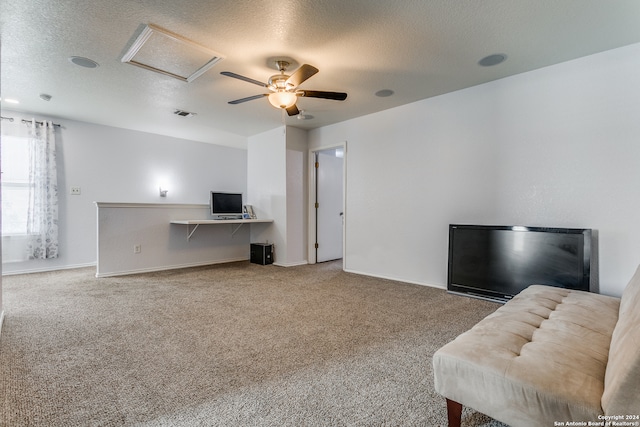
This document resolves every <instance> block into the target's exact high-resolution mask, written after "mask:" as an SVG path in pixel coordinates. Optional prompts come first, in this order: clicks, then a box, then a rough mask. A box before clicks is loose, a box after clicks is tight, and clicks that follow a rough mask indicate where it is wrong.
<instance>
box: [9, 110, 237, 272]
mask: <svg viewBox="0 0 640 427" xmlns="http://www.w3.org/2000/svg"><path fill="white" fill-rule="evenodd" d="M2 115H3V116H9V117H14V118H15V122H14V123H18V122H19V120H20V119H22V118H31V117H33V116H32V115H28V114H24V113H18V112H14V111H2ZM36 118H37V119H42V117H36ZM46 119H49V118H46ZM53 120H54V122H55V123H60V124H62V128H61V129H60V130H58V131H57V133H56V137H57V150H58V163H59V164H58V192H59V199H60V207H59V224H60V227H59V229H60V257H59V258H58V259H54V260H35V261H27V262H18V263H5V264H4V266H3V273H5V274H7V273H17V272H29V271H38V270H49V269H59V268H69V267H77V266H86V265H94V264H95V263H96V245H97V243H96V227H97V224H96V206H95V204H94V202H128V203H186V204H190V203H193V204H208V203H209V200H208V197H209V191H210V190H219V191H231V192H242V193H245V195H246V192H247V152H246V150H244V149H237V148H231V147H224V146H219V145H213V144H206V143H201V142H194V141H188V140H183V139H177V138H173V137H166V136H161V135H155V134H150V133H144V132H138V131H131V130H125V129H119V128H113V127H108V126H101V125H95V124H90V123H85V122H78V121H73V120H67V119H53ZM186 120H188V119H186ZM4 125H5V124H4V123H3V126H4ZM160 182H165V183H166V185H167V188H168V190H169V193H168V197H167V198H160V197H159V190H158V184H159V183H160ZM71 186H78V187H81V189H82V193H81V195H80V196H71V195H69V188H70V187H71Z"/></svg>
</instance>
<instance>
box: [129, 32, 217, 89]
mask: <svg viewBox="0 0 640 427" xmlns="http://www.w3.org/2000/svg"><path fill="white" fill-rule="evenodd" d="M222 59H223V58H222V56H221V55H219V54H218V53H216V52H214V51H212V50H211V49H207V48H206V47H204V46H200V45H199V44H197V43H194V42H192V41H191V40H188V39H186V38H184V37H182V36H179V35H178V34H174V33H172V32H170V31H167V30H165V29H163V28H160V27H157V26H155V25H153V24H148V25H146V26H145V28H144V30H142V33H140V35H139V36H138V38H137V39H136V41H135V42H134V43H133V45H131V47H130V48H129V50H128V51H127V53H125V54H124V56H123V57H122V62H125V63H129V64H132V65H136V66H138V67H142V68H145V69H147V70H151V71H155V72H156V73H160V74H164V75H167V76H170V77H174V78H176V79H178V80H182V81H184V82H187V83H189V82H192V81H193V80H195V79H196V78H198V77H199V76H201V75H202V74H203V73H204V72H205V71H207V70H208V69H209V68H211V67H213V66H214V65H215V64H216V63H218V62H219V61H221V60H222Z"/></svg>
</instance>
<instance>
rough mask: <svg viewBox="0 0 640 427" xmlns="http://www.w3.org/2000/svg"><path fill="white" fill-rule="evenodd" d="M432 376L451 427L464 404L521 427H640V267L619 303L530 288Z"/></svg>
mask: <svg viewBox="0 0 640 427" xmlns="http://www.w3.org/2000/svg"><path fill="white" fill-rule="evenodd" d="M433 370H434V379H435V388H436V391H437V392H438V393H440V394H441V395H442V396H444V397H445V398H446V399H447V411H448V417H449V426H460V422H461V412H462V405H465V406H468V407H470V408H473V409H475V410H476V411H478V412H481V413H484V414H486V415H488V416H490V417H492V418H494V419H496V420H498V421H502V422H504V423H506V424H509V425H511V426H514V427H519V426H532V427H533V426H535V427H542V426H562V425H565V426H566V425H572V424H570V422H573V423H574V424H573V425H597V424H588V423H589V422H591V423H602V424H601V425H606V424H605V421H606V420H607V419H605V416H622V417H623V418H622V419H618V420H617V421H618V422H619V421H625V422H632V423H636V422H637V423H638V424H629V425H640V419H637V418H636V417H638V416H640V267H639V268H638V270H637V271H636V274H635V275H634V276H633V278H632V279H631V281H630V282H629V284H628V285H627V287H626V288H625V290H624V293H623V295H622V298H620V299H618V298H614V297H608V296H604V295H599V294H594V293H588V292H582V291H572V290H567V289H562V288H555V287H551V286H542V285H534V286H530V287H528V288H527V289H525V290H524V291H522V292H521V293H520V294H518V295H517V296H516V297H514V298H513V299H512V300H510V301H509V302H507V303H506V304H505V305H503V306H502V307H500V308H499V309H498V310H496V312H494V313H493V314H491V315H489V316H487V317H486V318H485V319H483V320H482V321H480V322H479V323H478V324H477V325H475V326H474V327H473V328H472V329H471V330H469V331H467V332H465V333H463V334H462V335H460V336H458V337H457V338H456V339H455V340H454V341H452V342H450V343H449V344H447V345H445V346H444V347H442V348H441V349H439V350H438V351H437V352H436V353H435V354H434V356H433ZM625 418H627V419H625ZM576 422H578V423H579V422H584V423H585V424H575V423H576ZM609 425H613V424H609ZM619 425H624V424H619Z"/></svg>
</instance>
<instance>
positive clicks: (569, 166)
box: [309, 44, 640, 295]
mask: <svg viewBox="0 0 640 427" xmlns="http://www.w3.org/2000/svg"><path fill="white" fill-rule="evenodd" d="M639 117H640V44H636V45H631V46H628V47H624V48H620V49H616V50H612V51H608V52H604V53H601V54H597V55H593V56H590V57H585V58H581V59H578V60H574V61H571V62H567V63H563V64H559V65H555V66H551V67H547V68H543V69H540V70H536V71H532V72H529V73H525V74H521V75H517V76H513V77H510V78H506V79H502V80H498V81H494V82H491V83H487V84H484V85H480V86H476V87H472V88H469V89H465V90H461V91H458V92H454V93H451V94H446V95H442V96H439V97H435V98H431V99H427V100H423V101H420V102H416V103H413V104H410V105H406V106H403V107H399V108H394V109H391V110H387V111H383V112H381V113H376V114H372V115H369V116H366V117H361V118H358V119H353V120H349V121H346V122H342V123H339V124H336V125H332V126H327V127H323V128H320V129H317V130H314V131H311V132H310V133H309V138H310V147H311V148H312V149H313V148H316V147H322V146H327V145H330V144H331V143H333V142H335V141H344V140H347V141H348V143H349V155H348V157H347V179H346V182H347V206H346V212H347V213H348V214H347V217H346V230H347V242H346V248H347V252H346V254H345V263H346V264H345V266H346V269H347V270H348V271H353V272H359V273H364V274H368V275H374V276H381V277H390V278H395V279H399V280H405V281H409V282H415V283H421V284H430V285H435V286H441V287H443V286H445V285H446V276H447V245H448V234H447V233H448V224H450V223H478V224H507V225H516V224H520V225H531V226H535V225H543V226H560V227H590V228H593V229H595V230H597V232H598V240H599V286H600V292H601V293H604V294H609V295H620V294H621V292H622V290H623V288H624V286H625V285H626V283H627V282H628V280H629V279H630V277H631V275H632V274H633V272H634V270H635V268H636V266H637V265H638V263H640V228H638V227H637V213H638V212H639V211H640V192H639V191H638V188H640V187H639V185H640V167H639V165H640V143H639V141H640V120H639ZM595 273H596V274H597V273H598V271H597V269H596V271H595Z"/></svg>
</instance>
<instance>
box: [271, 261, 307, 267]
mask: <svg viewBox="0 0 640 427" xmlns="http://www.w3.org/2000/svg"><path fill="white" fill-rule="evenodd" d="M307 264H309V263H308V262H307V261H299V262H290V263H286V264H283V263H280V262H274V263H273V265H277V266H278V267H297V266H299V265H307Z"/></svg>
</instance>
